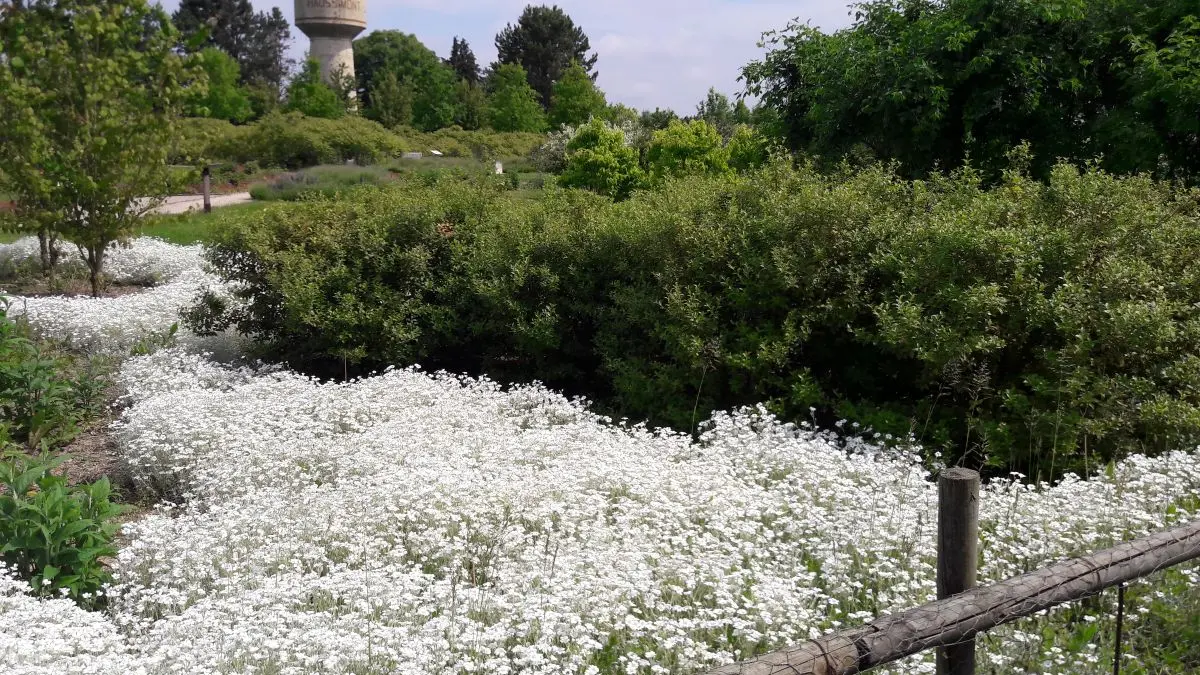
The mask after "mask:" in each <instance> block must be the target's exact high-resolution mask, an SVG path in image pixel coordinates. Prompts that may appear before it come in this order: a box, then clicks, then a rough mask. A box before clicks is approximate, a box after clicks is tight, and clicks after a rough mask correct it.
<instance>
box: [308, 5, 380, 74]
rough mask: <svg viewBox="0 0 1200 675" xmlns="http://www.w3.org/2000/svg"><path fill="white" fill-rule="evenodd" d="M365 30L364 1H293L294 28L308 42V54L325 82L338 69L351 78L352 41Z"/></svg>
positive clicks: (352, 65)
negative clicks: (309, 44) (309, 43)
mask: <svg viewBox="0 0 1200 675" xmlns="http://www.w3.org/2000/svg"><path fill="white" fill-rule="evenodd" d="M366 27H367V0H296V28H299V29H300V31H301V32H303V33H304V34H305V35H307V36H308V39H309V40H310V41H311V42H312V49H311V50H310V52H309V55H310V56H311V57H312V58H314V59H316V60H317V61H319V62H320V63H321V79H322V80H324V81H325V82H329V77H330V74H331V73H336V72H337V71H338V69H339V68H341V70H342V73H343V74H345V75H348V76H350V77H351V78H353V77H354V43H353V42H352V40H353V39H354V36H355V35H358V34H359V33H361V32H362V31H363V29H365V28H366ZM351 92H353V89H352V90H351Z"/></svg>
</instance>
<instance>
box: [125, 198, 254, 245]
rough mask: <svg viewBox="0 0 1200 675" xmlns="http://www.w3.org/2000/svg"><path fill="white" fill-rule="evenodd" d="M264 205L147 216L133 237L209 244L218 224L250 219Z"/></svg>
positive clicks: (223, 207)
mask: <svg viewBox="0 0 1200 675" xmlns="http://www.w3.org/2000/svg"><path fill="white" fill-rule="evenodd" d="M267 206H268V205H267V204H265V203H262V202H251V203H248V204H235V205H233V206H222V207H220V208H216V209H213V211H212V213H204V212H202V211H192V212H189V213H184V214H177V215H169V216H147V217H146V219H145V221H144V222H145V224H144V225H142V226H141V227H139V228H138V230H137V235H136V236H139V237H157V238H159V239H162V240H164V241H169V242H171V243H172V244H179V245H181V246H186V245H189V244H198V243H203V242H205V241H208V238H209V236H210V235H211V234H212V232H213V231H214V230H215V229H216V228H217V227H218V226H219V225H220V224H221V223H224V222H227V221H229V220H231V219H237V218H245V217H248V216H251V215H253V214H256V213H258V212H259V211H262V210H263V209H265V208H266V207H267Z"/></svg>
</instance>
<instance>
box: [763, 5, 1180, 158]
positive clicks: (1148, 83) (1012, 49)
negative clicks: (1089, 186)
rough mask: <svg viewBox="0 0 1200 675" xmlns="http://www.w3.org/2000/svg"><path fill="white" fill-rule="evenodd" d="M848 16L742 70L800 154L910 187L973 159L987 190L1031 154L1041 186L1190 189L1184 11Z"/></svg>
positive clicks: (799, 29) (792, 29)
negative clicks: (1094, 181) (1058, 174)
mask: <svg viewBox="0 0 1200 675" xmlns="http://www.w3.org/2000/svg"><path fill="white" fill-rule="evenodd" d="M854 13H855V16H856V20H855V23H854V24H853V25H852V26H850V27H849V28H846V29H843V30H839V31H836V32H832V33H824V32H822V31H820V30H818V29H816V28H813V27H811V26H808V25H802V24H799V23H794V24H792V25H790V26H788V27H787V28H786V29H785V30H783V31H781V32H777V33H771V34H768V36H767V38H768V43H769V45H770V49H769V51H768V53H767V55H766V56H765V57H764V58H763V59H762V60H759V61H755V62H752V63H750V64H748V65H747V66H746V67H745V68H744V69H743V77H744V79H745V80H746V82H747V86H748V91H749V93H751V94H755V95H759V96H760V97H761V100H762V103H763V105H766V106H769V107H771V108H773V109H774V110H775V111H776V112H777V113H778V116H779V120H780V125H779V126H780V131H781V133H782V134H783V136H784V138H785V139H786V141H787V143H788V145H789V146H790V147H791V148H792V149H794V150H800V149H803V150H805V151H807V152H808V153H810V154H813V155H818V156H821V157H824V158H826V159H827V160H830V161H837V160H839V159H840V158H842V157H845V156H848V155H866V156H873V157H877V158H881V159H893V160H897V161H898V162H899V163H900V165H901V167H902V169H903V170H904V172H905V173H906V174H907V175H909V176H922V175H925V174H927V173H928V172H930V171H932V170H934V169H937V168H941V169H953V168H955V167H958V166H961V165H962V164H964V163H966V162H967V161H968V158H969V161H970V163H971V164H973V165H974V166H976V167H977V168H981V169H982V170H983V171H984V173H985V175H987V176H989V177H991V178H997V177H999V176H1000V175H1001V174H1002V173H1003V171H1004V169H1005V168H1006V166H1007V156H1008V153H1009V151H1010V150H1011V149H1012V148H1014V147H1016V146H1018V145H1020V144H1021V143H1022V142H1028V143H1029V145H1030V148H1031V150H1032V157H1031V168H1032V170H1033V171H1034V173H1035V175H1038V176H1042V177H1045V176H1046V175H1048V172H1049V171H1050V169H1051V167H1052V166H1053V165H1054V163H1055V162H1056V161H1057V159H1058V158H1060V157H1061V158H1069V159H1072V160H1074V161H1075V162H1077V163H1079V162H1084V161H1088V160H1091V159H1094V158H1096V157H1103V166H1105V167H1106V168H1108V169H1110V170H1113V171H1121V172H1126V171H1149V172H1154V173H1158V174H1160V175H1165V176H1170V177H1179V178H1187V177H1190V178H1192V179H1193V180H1194V179H1196V177H1197V176H1198V175H1200V133H1198V130H1197V124H1198V123H1197V119H1198V118H1200V115H1197V112H1196V111H1197V106H1198V103H1200V101H1198V100H1197V96H1196V94H1195V92H1196V91H1197V89H1196V88H1194V83H1195V81H1196V80H1195V77H1196V76H1195V73H1196V72H1197V71H1196V68H1195V64H1196V63H1198V61H1197V60H1196V59H1198V58H1200V57H1198V56H1197V45H1198V44H1200V40H1198V38H1200V29H1198V27H1197V22H1196V17H1197V15H1198V10H1197V6H1196V4H1195V2H1194V1H1193V0H1159V1H1156V2H1142V1H1138V0H1076V1H1072V2H1010V1H1008V0H944V1H942V2H926V1H924V0H876V1H872V2H866V3H861V4H856V5H854ZM1184 64H1191V65H1184Z"/></svg>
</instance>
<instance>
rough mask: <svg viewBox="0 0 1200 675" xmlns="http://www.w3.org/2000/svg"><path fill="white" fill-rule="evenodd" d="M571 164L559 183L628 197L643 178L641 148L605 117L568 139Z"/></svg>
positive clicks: (617, 196) (568, 157) (568, 161)
mask: <svg viewBox="0 0 1200 675" xmlns="http://www.w3.org/2000/svg"><path fill="white" fill-rule="evenodd" d="M566 161H567V167H566V169H565V170H564V171H563V174H562V176H560V177H559V179H558V184H559V185H562V186H564V187H578V188H585V189H588V190H592V191H595V192H598V193H600V194H602V195H607V196H609V197H612V198H614V199H624V198H626V197H628V196H629V193H630V192H632V191H633V190H634V188H635V187H637V185H638V184H639V183H640V182H641V177H642V172H641V169H640V168H639V167H638V155H637V151H636V150H634V149H633V148H631V147H629V146H628V145H626V144H625V134H623V133H621V130H620V129H614V128H612V127H610V126H609V125H607V124H606V123H605V122H604V121H603V120H600V119H593V120H592V121H590V122H588V123H587V124H585V125H583V126H582V127H580V128H579V129H578V130H576V132H575V136H574V138H572V139H571V140H570V141H569V142H568V143H567V152H566Z"/></svg>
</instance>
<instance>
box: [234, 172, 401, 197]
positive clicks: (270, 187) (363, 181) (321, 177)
mask: <svg viewBox="0 0 1200 675" xmlns="http://www.w3.org/2000/svg"><path fill="white" fill-rule="evenodd" d="M388 179H389V172H388V171H387V170H386V169H382V168H376V167H371V168H362V167H353V166H322V167H314V168H311V169H305V170H303V171H297V172H295V173H289V174H284V175H282V176H277V177H276V178H274V179H272V180H271V181H268V182H267V183H265V184H261V185H255V186H254V187H252V188H250V196H251V197H253V198H254V199H258V200H262V201H296V200H298V199H300V198H301V197H305V196H312V195H316V194H321V195H326V196H332V195H334V194H337V193H340V192H345V191H346V190H348V189H352V188H356V187H361V186H364V185H382V184H383V183H385V182H387V181H388Z"/></svg>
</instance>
